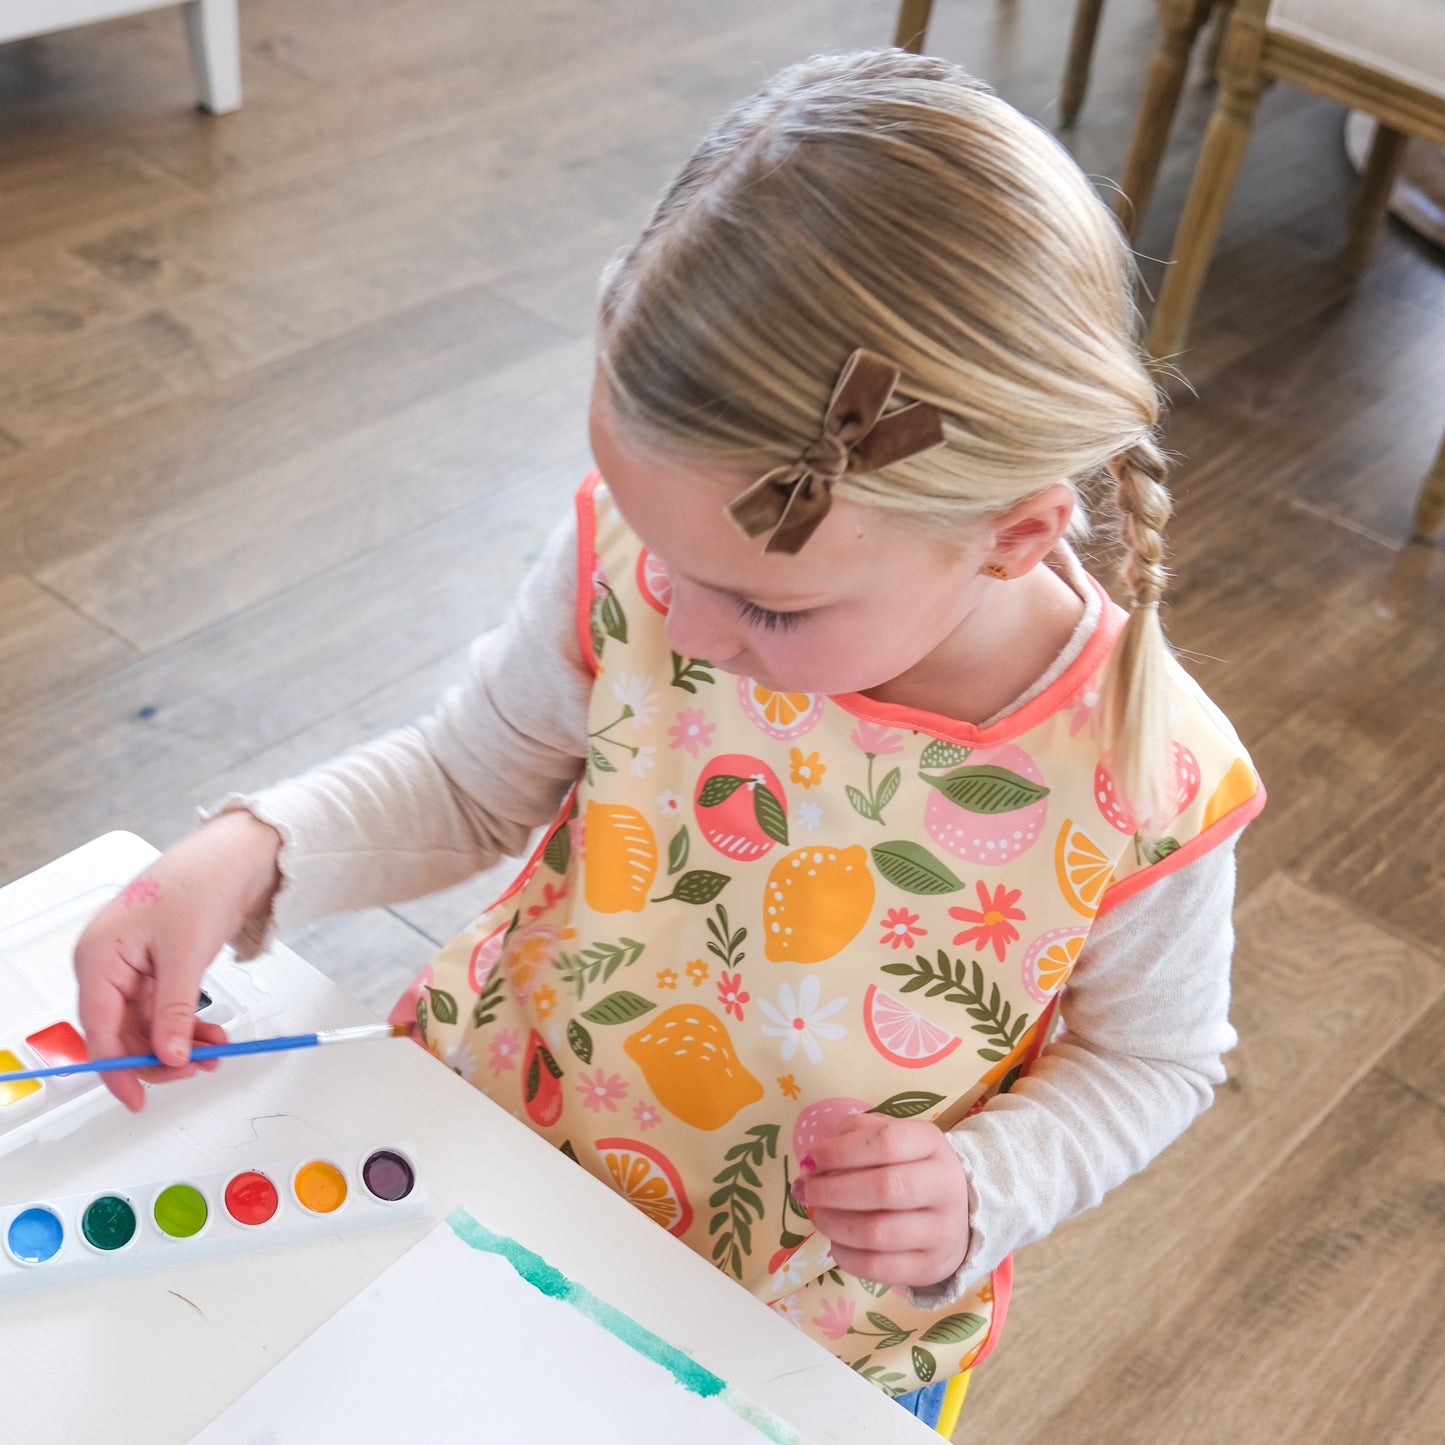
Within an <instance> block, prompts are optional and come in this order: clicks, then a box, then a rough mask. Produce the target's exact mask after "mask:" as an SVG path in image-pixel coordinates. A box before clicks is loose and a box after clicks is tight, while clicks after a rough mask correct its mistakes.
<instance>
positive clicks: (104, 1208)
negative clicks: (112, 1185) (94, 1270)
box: [80, 1194, 135, 1249]
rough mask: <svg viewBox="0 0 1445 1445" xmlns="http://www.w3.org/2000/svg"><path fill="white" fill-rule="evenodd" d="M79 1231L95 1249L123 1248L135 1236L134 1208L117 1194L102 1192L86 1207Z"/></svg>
mask: <svg viewBox="0 0 1445 1445" xmlns="http://www.w3.org/2000/svg"><path fill="white" fill-rule="evenodd" d="M80 1228H81V1232H82V1233H83V1234H84V1235H85V1237H86V1239H88V1240H89V1241H90V1242H91V1244H93V1245H94V1246H95V1247H96V1248H97V1249H124V1248H125V1246H126V1245H128V1244H129V1243H130V1242H131V1240H132V1239H134V1238H135V1210H134V1209H132V1208H131V1206H130V1202H129V1201H128V1200H125V1199H122V1198H121V1197H120V1196H119V1195H117V1194H103V1195H101V1197H100V1198H99V1199H96V1200H93V1201H92V1202H91V1203H90V1204H89V1205H88V1206H87V1208H86V1211H85V1214H84V1215H83V1216H82V1218H81V1221H80Z"/></svg>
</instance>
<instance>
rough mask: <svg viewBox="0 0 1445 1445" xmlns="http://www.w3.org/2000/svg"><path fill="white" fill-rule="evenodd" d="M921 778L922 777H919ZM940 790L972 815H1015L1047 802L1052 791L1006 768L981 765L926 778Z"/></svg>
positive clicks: (931, 785) (956, 769)
mask: <svg viewBox="0 0 1445 1445" xmlns="http://www.w3.org/2000/svg"><path fill="white" fill-rule="evenodd" d="M919 777H923V774H922V773H920V774H919ZM923 781H924V782H925V783H927V784H928V785H929V786H930V787H934V788H937V789H938V791H939V792H940V793H942V794H943V796H944V797H945V798H947V799H948V800H949V802H951V803H957V804H958V806H959V807H960V808H964V809H967V811H968V812H970V813H983V814H986V815H988V816H990V817H991V816H992V815H994V814H995V813H1012V812H1015V811H1017V810H1018V809H1019V808H1026V807H1028V806H1029V804H1030V803H1037V802H1038V801H1039V799H1040V798H1046V797H1048V795H1049V790H1048V789H1047V788H1046V787H1044V786H1043V784H1041V783H1031V782H1029V780H1028V779H1027V778H1021V777H1020V776H1019V775H1018V774H1017V773H1011V772H1010V771H1009V770H1008V769H1007V768H1000V767H995V766H994V764H992V763H982V764H979V765H978V766H976V767H965V768H955V769H954V770H953V771H952V772H951V773H945V774H944V775H943V777H941V778H926V777H925V778H923Z"/></svg>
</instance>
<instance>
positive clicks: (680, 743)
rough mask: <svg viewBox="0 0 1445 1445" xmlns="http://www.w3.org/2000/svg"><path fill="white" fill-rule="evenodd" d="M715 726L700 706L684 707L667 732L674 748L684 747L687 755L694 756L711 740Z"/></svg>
mask: <svg viewBox="0 0 1445 1445" xmlns="http://www.w3.org/2000/svg"><path fill="white" fill-rule="evenodd" d="M716 726H717V724H716V723H710V722H709V721H708V720H707V714H706V713H705V712H704V711H703V710H702V709H701V708H700V707H685V708H683V709H682V711H681V712H680V713H678V715H677V721H676V722H675V723H673V725H672V726H671V727H670V728H668V730H667V733H668V736H669V737H670V738H671V739H672V746H673V747H674V748H686V749H687V753H688V756H689V757H692V758H695V757H696V756H697V755H698V753H699V752H700V751H701V750H702V749H703V748H705V747H707V746H708V744H709V743H711V742H712V735H713V730H714V728H716Z"/></svg>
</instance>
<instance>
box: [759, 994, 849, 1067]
mask: <svg viewBox="0 0 1445 1445" xmlns="http://www.w3.org/2000/svg"><path fill="white" fill-rule="evenodd" d="M822 992H823V988H822V985H821V984H820V983H819V982H818V980H817V978H816V976H814V975H812V974H810V975H809V976H808V977H807V978H805V979H804V980H803V981H802V983H800V984H799V985H798V991H797V993H796V994H795V993H794V992H793V987H792V985H791V984H787V983H785V984H783V985H782V986H781V987H780V988H779V989H778V1002H777V1006H776V1007H774V1005H772V1004H770V1003H769V1002H768V1001H767V999H765V998H759V999H758V1007H759V1008H760V1009H762V1011H763V1013H764V1014H765V1015H766V1016H767V1018H768V1022H767V1023H765V1024H764V1025H763V1032H764V1033H765V1034H766V1035H767V1036H768V1037H769V1038H770V1039H781V1040H782V1041H783V1043H782V1055H783V1062H784V1063H787V1062H788V1060H789V1059H791V1058H792V1057H793V1055H794V1054H795V1053H797V1052H798V1045H799V1044H802V1046H803V1052H804V1053H805V1054H806V1055H807V1056H808V1062H809V1063H810V1064H820V1063H822V1061H823V1047H822V1045H821V1044H820V1043H819V1042H818V1040H819V1039H841V1038H843V1037H844V1035H845V1034H847V1032H848V1030H847V1029H845V1028H844V1027H843V1025H842V1024H832V1023H829V1022H827V1021H828V1019H830V1018H832V1016H833V1015H834V1014H835V1013H837V1012H838V1010H839V1009H841V1008H843V1007H844V1006H845V1005H846V1004H847V1002H848V1000H847V999H846V998H835V999H831V1000H830V1001H829V1002H827V1003H823V1002H822V1001H821V998H822Z"/></svg>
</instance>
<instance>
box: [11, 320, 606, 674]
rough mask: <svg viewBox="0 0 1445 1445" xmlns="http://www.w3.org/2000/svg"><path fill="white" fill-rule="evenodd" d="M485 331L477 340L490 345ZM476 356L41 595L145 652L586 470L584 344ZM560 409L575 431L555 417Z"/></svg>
mask: <svg viewBox="0 0 1445 1445" xmlns="http://www.w3.org/2000/svg"><path fill="white" fill-rule="evenodd" d="M486 339H487V338H486V336H485V334H483V335H482V336H481V337H479V340H480V341H485V340H486ZM493 339H494V340H495V341H496V343H497V345H496V349H495V352H494V354H492V355H490V356H488V355H486V354H485V353H484V352H483V351H482V350H481V347H480V346H479V347H478V348H477V349H476V350H475V351H474V352H473V354H472V357H471V359H470V362H469V365H468V368H467V371H468V374H469V375H472V374H476V373H481V374H480V376H479V378H478V379H477V380H468V381H467V382H466V383H465V384H460V385H456V386H453V387H444V386H441V385H439V386H438V387H437V388H436V389H435V392H434V394H433V395H431V396H428V397H426V398H425V399H423V400H422V401H419V402H417V403H416V404H415V405H413V406H410V407H407V408H405V409H403V410H401V411H397V412H395V413H391V414H389V415H385V416H383V417H381V418H379V419H378V420H377V421H376V422H374V423H372V424H371V425H359V426H357V427H355V428H354V429H353V430H351V431H347V432H345V433H344V434H343V435H341V436H340V437H338V438H336V439H335V440H333V441H330V442H327V443H325V444H323V445H320V446H315V447H310V448H308V449H306V450H304V451H302V452H299V453H298V454H297V455H296V456H294V457H290V458H287V459H285V460H283V461H280V462H277V463H273V464H270V465H267V466H263V467H260V468H257V469H255V470H253V471H250V472H248V473H246V474H244V476H239V477H237V479H236V481H235V482H234V484H232V485H229V486H227V487H226V488H224V489H216V490H206V491H203V492H198V493H197V494H196V495H194V496H191V497H183V498H181V499H180V500H179V501H177V502H176V503H174V504H173V505H171V506H169V507H166V508H165V509H164V510H161V511H158V512H157V513H155V514H154V515H153V516H151V517H148V518H139V519H137V520H135V521H134V522H129V523H126V524H125V525H123V526H119V527H117V528H116V529H115V530H114V531H113V532H112V533H111V534H110V535H107V536H105V537H103V538H102V539H101V540H100V541H98V542H97V543H95V544H94V545H92V546H89V547H85V548H83V549H81V550H79V551H76V552H73V553H71V554H70V555H67V556H66V557H64V558H62V559H61V560H60V561H58V562H56V563H53V564H52V565H50V566H48V567H44V568H41V569H40V571H39V576H40V577H41V578H42V579H43V580H44V582H45V584H46V586H48V587H50V588H52V589H53V590H54V591H55V592H56V593H58V594H59V595H61V596H63V597H66V598H68V599H69V600H70V601H72V602H73V603H74V604H75V605H76V606H77V607H79V608H80V609H81V610H83V611H84V612H86V613H87V614H88V615H90V616H92V617H96V618H98V619H100V620H101V621H103V622H104V623H105V624H106V626H108V627H110V628H112V629H114V631H116V632H117V633H119V634H120V635H121V636H123V637H126V638H128V639H129V640H130V641H131V642H132V643H134V644H135V645H136V646H137V647H138V648H140V649H142V650H143V651H146V652H153V651H157V650H158V649H160V648H162V647H165V646H168V645H169V644H171V643H173V642H176V641H178V640H179V639H181V638H183V637H187V636H190V635H192V634H193V633H196V632H198V631H200V630H201V629H203V628H205V627H209V626H211V625H212V624H213V623H216V622H218V621H221V620H223V619H224V618H227V617H230V616H232V615H234V614H236V613H238V612H241V611H243V610H244V609H246V608H247V607H250V606H253V605H256V604H258V603H261V602H263V601H265V600H266V599H267V598H268V597H271V596H273V595H276V594H278V593H281V592H283V591H285V590H286V589H288V588H291V587H294V586H297V585H298V584H300V583H302V582H306V581H309V580H311V579H313V578H316V577H318V576H320V575H321V574H322V573H324V572H326V571H328V570H330V569H331V568H333V567H336V566H338V565H340V564H342V563H345V562H348V561H351V560H352V559H354V558H357V557H360V556H361V555H362V554H364V553H366V552H370V551H372V550H374V549H376V548H378V547H381V546H384V545H385V544H386V543H388V542H389V541H391V540H393V539H394V538H396V537H399V536H403V535H405V534H406V533H408V532H411V531H414V530H416V529H417V528H419V527H421V526H424V525H425V524H427V523H429V522H431V521H433V520H435V519H436V518H438V517H441V516H445V515H446V514H447V513H449V512H452V511H456V510H458V509H460V508H462V507H463V506H465V505H467V504H468V503H469V502H473V501H475V500H476V499H477V497H478V496H479V495H482V494H486V493H494V492H498V491H502V490H508V489H516V488H520V487H526V486H527V485H528V484H529V482H530V480H531V479H532V478H533V477H535V476H537V475H539V474H547V473H549V472H554V471H556V470H557V469H559V468H562V467H569V468H571V470H572V471H573V472H574V473H575V475H576V476H578V477H579V478H580V477H581V476H582V475H583V474H584V473H585V471H586V470H587V465H588V462H587V449H586V437H585V434H584V432H583V429H582V424H581V418H582V417H583V416H584V415H585V413H586V405H587V395H588V392H589V390H590V387H591V380H592V348H591V344H590V343H588V342H564V343H562V344H561V345H559V346H552V347H548V348H547V349H545V350H543V351H541V352H539V353H538V354H537V355H536V356H533V357H529V358H527V359H525V360H523V361H519V362H516V363H514V364H512V365H510V366H509V365H507V364H506V362H507V359H508V355H509V353H510V352H511V351H512V350H513V349H514V348H513V347H512V345H511V344H510V343H511V337H510V336H509V335H508V334H507V333H506V332H504V331H500V332H499V333H498V334H497V335H496V336H495V337H494V338H493ZM563 415H570V416H571V417H573V418H575V419H576V420H575V422H574V423H573V425H571V426H559V425H557V424H556V418H558V417H559V416H563Z"/></svg>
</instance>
